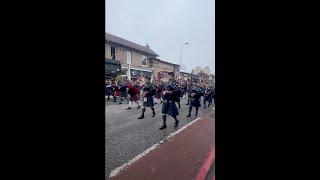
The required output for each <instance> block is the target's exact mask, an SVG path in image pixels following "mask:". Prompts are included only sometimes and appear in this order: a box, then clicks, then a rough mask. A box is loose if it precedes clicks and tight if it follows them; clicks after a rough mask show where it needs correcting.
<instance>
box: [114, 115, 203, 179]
mask: <svg viewBox="0 0 320 180" xmlns="http://www.w3.org/2000/svg"><path fill="white" fill-rule="evenodd" d="M200 119H201V117H198V118H197V119H195V120H193V121H191V122H189V123H188V124H187V125H185V126H183V127H182V128H180V129H179V130H177V131H175V132H173V133H171V134H170V135H168V136H167V137H165V138H164V139H162V140H161V141H160V142H158V143H156V144H154V145H152V146H151V147H149V148H148V149H146V150H145V151H143V152H142V153H141V154H139V155H137V156H136V157H134V158H133V159H131V160H130V161H128V162H127V163H125V164H123V165H122V166H120V167H118V168H116V169H114V170H112V171H111V172H110V174H109V177H110V178H111V177H114V176H116V175H117V174H119V173H120V172H121V171H122V170H124V169H125V168H127V167H129V166H130V165H131V164H132V163H134V162H136V161H137V160H139V159H140V158H142V157H143V156H145V155H147V154H148V153H149V152H151V151H153V150H155V149H156V148H157V147H159V146H160V145H161V144H164V143H165V142H167V141H168V140H169V139H171V138H173V136H175V135H177V134H179V133H180V132H181V131H183V130H184V129H186V128H187V127H188V126H190V125H191V124H193V123H195V122H197V121H198V120H200Z"/></svg>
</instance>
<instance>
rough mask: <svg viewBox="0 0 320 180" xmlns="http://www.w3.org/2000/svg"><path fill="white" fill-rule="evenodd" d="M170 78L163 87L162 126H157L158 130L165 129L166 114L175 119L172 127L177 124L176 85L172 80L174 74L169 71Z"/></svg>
mask: <svg viewBox="0 0 320 180" xmlns="http://www.w3.org/2000/svg"><path fill="white" fill-rule="evenodd" d="M169 75H170V76H171V77H170V80H169V82H167V83H165V84H164V88H165V90H164V91H163V96H162V97H163V103H162V110H161V112H162V121H163V124H162V126H161V127H160V128H159V129H160V130H162V129H165V128H166V127H167V124H166V119H167V115H170V116H172V117H173V118H174V120H175V124H174V127H177V126H178V124H179V121H178V119H177V115H179V112H178V109H177V106H176V103H175V96H176V94H177V90H176V87H175V86H174V84H173V80H174V74H173V73H169Z"/></svg>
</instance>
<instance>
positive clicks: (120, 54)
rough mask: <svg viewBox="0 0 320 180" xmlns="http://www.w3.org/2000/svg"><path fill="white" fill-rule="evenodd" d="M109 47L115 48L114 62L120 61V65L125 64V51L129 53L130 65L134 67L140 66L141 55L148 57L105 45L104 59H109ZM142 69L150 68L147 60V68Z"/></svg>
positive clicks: (113, 45) (122, 48) (137, 52)
mask: <svg viewBox="0 0 320 180" xmlns="http://www.w3.org/2000/svg"><path fill="white" fill-rule="evenodd" d="M111 46H112V47H116V60H118V61H120V63H121V64H127V50H129V51H131V63H132V65H134V66H138V67H141V66H142V62H141V60H142V55H145V56H147V57H148V55H147V54H143V53H141V52H139V51H135V50H130V49H127V48H124V47H122V46H119V45H116V44H106V58H109V59H111ZM142 67H151V64H150V62H149V60H147V66H142Z"/></svg>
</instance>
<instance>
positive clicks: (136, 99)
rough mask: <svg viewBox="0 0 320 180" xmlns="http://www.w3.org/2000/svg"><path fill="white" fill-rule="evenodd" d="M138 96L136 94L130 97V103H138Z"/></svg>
mask: <svg viewBox="0 0 320 180" xmlns="http://www.w3.org/2000/svg"><path fill="white" fill-rule="evenodd" d="M138 100H139V96H138V95H137V94H133V95H130V101H138Z"/></svg>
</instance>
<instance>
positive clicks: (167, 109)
mask: <svg viewBox="0 0 320 180" xmlns="http://www.w3.org/2000/svg"><path fill="white" fill-rule="evenodd" d="M161 112H162V114H168V115H170V116H176V115H179V111H178V108H177V106H176V103H175V102H174V101H171V102H169V101H163V103H162V109H161Z"/></svg>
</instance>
